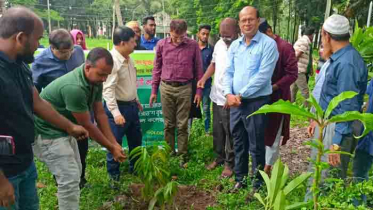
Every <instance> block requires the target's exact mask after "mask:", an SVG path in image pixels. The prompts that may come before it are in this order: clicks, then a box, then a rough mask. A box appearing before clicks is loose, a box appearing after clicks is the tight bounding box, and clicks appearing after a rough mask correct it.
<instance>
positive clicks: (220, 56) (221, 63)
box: [197, 18, 239, 177]
mask: <svg viewBox="0 0 373 210" xmlns="http://www.w3.org/2000/svg"><path fill="white" fill-rule="evenodd" d="M219 32H220V37H221V38H220V40H219V41H218V42H217V43H216V45H215V48H214V53H213V55H212V61H211V64H210V66H209V67H208V69H207V71H206V73H205V74H204V75H203V77H202V79H201V80H200V81H199V82H198V84H197V85H198V87H199V88H203V87H204V85H205V82H206V81H207V80H208V79H209V78H210V77H211V76H212V75H213V74H214V73H215V77H214V82H213V86H212V89H211V93H210V98H211V100H212V102H213V147H214V152H215V153H216V159H215V160H214V161H213V162H212V163H211V164H210V165H208V166H207V167H206V168H207V169H208V170H213V169H215V168H216V167H217V166H219V165H222V164H224V165H225V167H224V170H223V172H222V175H221V176H222V177H231V176H232V175H233V167H234V152H233V139H232V136H231V132H230V130H229V129H230V128H229V126H230V123H229V118H230V117H229V116H230V112H229V107H228V105H227V104H226V98H225V97H224V94H223V77H224V74H225V69H226V66H227V59H228V56H227V52H228V48H229V45H230V44H231V43H232V42H233V41H234V40H236V39H237V38H238V33H239V31H238V25H237V21H236V20H235V19H233V18H225V19H224V20H223V21H222V22H221V24H220V31H219Z"/></svg>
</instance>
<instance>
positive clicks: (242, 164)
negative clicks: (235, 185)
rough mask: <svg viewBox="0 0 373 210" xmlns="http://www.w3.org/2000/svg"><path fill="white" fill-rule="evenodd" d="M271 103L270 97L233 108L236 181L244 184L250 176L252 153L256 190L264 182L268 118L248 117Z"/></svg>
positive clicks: (261, 116) (260, 98)
mask: <svg viewBox="0 0 373 210" xmlns="http://www.w3.org/2000/svg"><path fill="white" fill-rule="evenodd" d="M269 101H270V97H269V96H265V97H259V98H256V99H250V100H243V101H242V103H241V105H240V106H239V107H232V108H231V116H230V117H231V119H230V123H231V125H230V127H231V133H232V136H233V148H234V154H235V166H234V172H235V174H236V181H237V182H242V181H243V180H244V177H246V176H247V175H248V172H249V151H250V154H251V157H252V170H253V174H254V179H255V181H254V183H253V185H254V187H255V188H258V187H260V185H261V184H262V182H263V178H262V177H261V175H260V173H259V170H263V169H264V165H265V144H264V131H265V127H266V123H267V122H266V121H267V120H266V119H267V117H266V115H264V114H259V115H254V116H252V117H250V118H247V116H249V115H250V114H252V113H253V112H255V111H257V110H258V109H259V108H260V107H262V106H263V105H265V104H268V103H269Z"/></svg>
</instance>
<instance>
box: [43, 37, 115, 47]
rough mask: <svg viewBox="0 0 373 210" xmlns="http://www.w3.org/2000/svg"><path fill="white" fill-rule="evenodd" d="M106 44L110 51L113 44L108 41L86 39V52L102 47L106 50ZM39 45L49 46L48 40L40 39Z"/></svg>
mask: <svg viewBox="0 0 373 210" xmlns="http://www.w3.org/2000/svg"><path fill="white" fill-rule="evenodd" d="M108 43H109V44H110V49H111V47H112V46H113V42H112V41H111V40H110V39H90V38H87V39H86V44H87V48H88V50H90V49H93V48H96V47H103V48H105V49H106V48H107V46H108ZM40 44H41V45H43V46H44V47H48V46H49V41H48V38H42V39H41V40H40Z"/></svg>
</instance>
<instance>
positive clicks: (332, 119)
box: [248, 91, 373, 210]
mask: <svg viewBox="0 0 373 210" xmlns="http://www.w3.org/2000/svg"><path fill="white" fill-rule="evenodd" d="M356 95H357V93H356V92H353V91H346V92H343V93H341V94H340V95H338V96H336V97H335V98H333V99H332V100H331V101H330V103H329V105H328V107H327V108H326V110H325V111H324V110H323V109H322V108H321V106H320V105H319V104H318V103H317V102H316V99H315V98H314V97H313V96H312V95H311V96H310V98H309V99H308V102H309V103H310V105H311V106H312V107H313V108H314V109H315V112H314V113H313V112H310V111H309V110H308V109H306V108H304V107H302V106H298V105H296V104H292V103H290V102H289V101H283V100H279V101H277V102H275V103H273V104H271V105H265V106H263V107H261V108H260V109H259V110H258V111H256V112H254V113H253V114H251V115H249V116H248V117H251V116H252V115H256V114H265V113H282V114H290V115H296V116H303V117H307V118H309V119H311V120H314V121H315V122H316V123H317V125H318V126H319V128H320V129H319V135H318V136H319V138H318V139H314V140H313V142H309V143H308V144H309V145H311V146H312V147H314V148H316V149H317V151H318V153H317V156H316V160H312V163H313V164H314V169H315V172H314V174H313V177H314V179H313V184H312V188H311V190H312V193H313V206H314V210H317V209H318V196H319V192H320V190H319V185H320V181H321V172H322V170H324V169H325V168H326V167H327V164H326V163H323V162H322V161H321V157H322V156H323V155H324V154H329V153H338V154H349V153H346V152H341V151H333V152H332V151H330V150H329V149H328V148H324V145H323V143H322V142H323V135H322V134H323V132H324V128H326V126H328V125H329V124H331V123H340V122H348V121H355V120H359V121H361V123H362V124H363V125H364V131H363V133H362V135H361V136H357V137H355V138H357V139H359V138H361V137H363V136H365V135H366V134H368V133H369V132H370V131H372V130H373V114H371V113H360V112H358V111H347V112H344V113H343V114H340V115H335V116H332V115H331V114H332V111H333V110H334V109H335V108H336V107H337V106H338V104H339V103H341V102H342V101H344V100H348V99H351V98H353V97H355V96H356Z"/></svg>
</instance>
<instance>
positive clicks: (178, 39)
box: [171, 34, 186, 42]
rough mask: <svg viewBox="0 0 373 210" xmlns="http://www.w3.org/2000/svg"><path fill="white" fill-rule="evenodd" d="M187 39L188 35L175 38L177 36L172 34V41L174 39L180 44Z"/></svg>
mask: <svg viewBox="0 0 373 210" xmlns="http://www.w3.org/2000/svg"><path fill="white" fill-rule="evenodd" d="M185 37H186V35H181V36H175V35H172V34H171V39H173V40H174V41H178V42H181V41H183V40H184V38H185Z"/></svg>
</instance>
